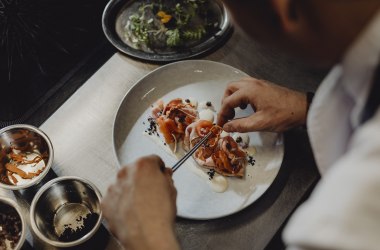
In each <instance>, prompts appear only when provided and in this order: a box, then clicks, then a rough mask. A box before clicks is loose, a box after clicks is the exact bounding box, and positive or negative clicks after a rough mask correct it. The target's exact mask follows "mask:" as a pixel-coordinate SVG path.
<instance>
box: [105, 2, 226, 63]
mask: <svg viewBox="0 0 380 250" xmlns="http://www.w3.org/2000/svg"><path fill="white" fill-rule="evenodd" d="M136 1H140V0H130V1H125V0H111V1H110V2H109V3H108V4H107V6H106V8H105V9H104V12H103V18H102V25H103V31H104V34H105V35H106V37H107V39H108V40H109V41H110V42H111V43H112V45H114V46H115V47H116V48H117V49H118V50H120V51H121V52H123V53H125V54H127V55H129V56H132V57H134V58H137V59H141V60H145V61H150V62H157V63H164V62H173V61H179V60H183V59H189V58H194V57H198V56H200V55H203V54H205V53H207V52H211V51H212V50H214V49H216V48H218V47H219V46H220V45H222V44H223V43H224V42H225V41H226V40H227V39H228V38H229V36H230V35H231V32H232V25H231V22H230V17H229V14H228V12H227V10H226V8H225V7H224V5H223V4H222V3H221V2H220V1H219V0H212V1H211V2H212V6H213V9H214V12H215V13H217V15H218V17H219V29H218V31H217V32H216V33H215V34H212V35H211V36H209V38H208V39H206V40H205V41H203V42H201V43H197V44H194V45H192V46H188V47H184V48H183V47H181V48H180V49H178V50H174V51H166V52H165V51H161V52H144V51H142V50H138V49H135V48H133V47H131V46H129V45H128V44H127V43H126V42H125V41H123V38H122V29H123V27H124V26H123V24H124V23H125V20H126V18H127V17H128V16H129V14H130V13H133V11H134V9H135V8H136V7H135V5H134V3H135V2H136Z"/></svg>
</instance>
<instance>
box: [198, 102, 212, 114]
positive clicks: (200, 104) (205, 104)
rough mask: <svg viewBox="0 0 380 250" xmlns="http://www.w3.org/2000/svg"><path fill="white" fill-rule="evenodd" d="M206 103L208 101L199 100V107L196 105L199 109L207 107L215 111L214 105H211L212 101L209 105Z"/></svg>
mask: <svg viewBox="0 0 380 250" xmlns="http://www.w3.org/2000/svg"><path fill="white" fill-rule="evenodd" d="M207 103H208V101H203V102H200V103H199V107H198V109H199V110H203V109H209V110H211V111H214V112H215V111H216V110H215V108H214V106H213V105H212V103H211V105H210V106H208V105H207Z"/></svg>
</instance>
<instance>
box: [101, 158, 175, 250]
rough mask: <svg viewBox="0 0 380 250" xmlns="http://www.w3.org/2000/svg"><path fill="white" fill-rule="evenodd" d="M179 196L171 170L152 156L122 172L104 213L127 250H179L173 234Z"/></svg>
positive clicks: (111, 192)
mask: <svg viewBox="0 0 380 250" xmlns="http://www.w3.org/2000/svg"><path fill="white" fill-rule="evenodd" d="M176 196H177V191H176V189H175V187H174V185H173V180H172V171H171V169H169V168H165V164H164V162H163V161H162V160H161V158H159V157H158V156H156V155H152V156H148V157H143V158H140V159H139V160H137V161H136V162H135V163H133V164H131V165H130V166H126V167H124V168H123V169H121V170H120V171H119V173H118V175H117V182H116V183H115V184H114V185H111V186H110V187H109V189H108V193H107V195H106V196H105V197H104V199H103V201H102V210H103V214H104V217H105V218H106V220H107V221H108V223H109V227H110V230H111V232H112V233H113V234H114V235H115V236H116V237H117V238H118V239H119V241H120V242H121V244H122V245H123V246H124V247H125V248H126V249H148V250H149V249H179V246H178V243H177V240H176V237H175V234H174V220H175V216H176Z"/></svg>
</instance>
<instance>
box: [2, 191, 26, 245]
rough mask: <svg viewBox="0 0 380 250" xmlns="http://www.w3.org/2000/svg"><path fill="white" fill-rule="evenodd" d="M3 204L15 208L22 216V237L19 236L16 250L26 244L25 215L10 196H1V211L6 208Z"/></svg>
mask: <svg viewBox="0 0 380 250" xmlns="http://www.w3.org/2000/svg"><path fill="white" fill-rule="evenodd" d="M2 206H6V207H10V208H13V209H14V210H15V211H16V212H17V214H18V216H19V218H20V221H21V235H20V238H19V240H18V242H17V244H16V246H15V247H14V248H13V249H14V250H19V249H21V247H22V246H23V245H24V242H25V235H26V224H25V220H24V217H23V216H22V212H21V209H20V207H19V206H18V205H17V203H16V202H14V201H13V200H11V199H9V198H5V197H0V211H1V212H4V210H5V209H4V207H2ZM3 209H4V210H3Z"/></svg>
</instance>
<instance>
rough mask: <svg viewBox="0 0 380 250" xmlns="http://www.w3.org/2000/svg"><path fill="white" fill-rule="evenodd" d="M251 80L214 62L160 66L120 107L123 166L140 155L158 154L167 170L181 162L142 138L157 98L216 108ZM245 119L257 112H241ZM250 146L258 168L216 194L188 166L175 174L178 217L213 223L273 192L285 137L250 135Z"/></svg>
mask: <svg viewBox="0 0 380 250" xmlns="http://www.w3.org/2000/svg"><path fill="white" fill-rule="evenodd" d="M245 76H247V75H246V74H245V73H243V72H241V71H239V70H237V69H235V68H233V67H231V66H228V65H225V64H221V63H216V62H212V61H203V60H191V61H182V62H176V63H172V64H168V65H166V66H163V67H160V68H158V69H157V70H155V71H153V72H151V73H150V74H148V75H146V76H145V77H143V78H142V79H141V80H139V81H138V82H137V83H136V84H135V85H134V86H133V87H132V88H131V90H130V91H129V92H128V93H127V94H126V96H125V98H124V100H123V101H122V103H121V104H120V107H119V110H118V113H117V116H116V119H115V123H114V135H113V137H114V138H113V139H114V147H115V153H116V156H117V158H118V161H119V163H120V165H125V164H127V163H129V162H131V161H134V160H135V159H137V158H138V157H140V156H143V155H147V154H158V155H159V156H161V157H162V158H163V159H164V161H165V163H166V164H167V166H172V165H174V163H175V162H176V161H177V159H176V158H175V157H174V156H172V155H170V154H168V153H167V151H166V150H165V148H164V147H162V146H160V145H158V144H157V143H156V142H154V141H153V140H152V139H151V138H149V136H145V135H143V133H144V130H145V129H146V125H143V122H145V123H146V119H147V117H148V116H149V114H150V105H151V104H153V103H154V102H155V101H156V100H158V99H160V98H161V99H163V100H164V101H165V102H168V101H169V100H171V99H173V98H178V97H181V98H184V99H185V98H188V97H193V98H196V99H197V100H199V101H211V102H212V103H213V105H214V106H215V108H216V110H219V108H220V100H221V98H222V96H223V93H224V89H225V87H226V85H227V83H229V82H231V81H235V80H238V79H240V78H242V77H245ZM236 112H237V116H239V117H241V116H246V115H248V114H250V113H251V112H252V109H247V110H240V109H238V110H237V111H236ZM249 136H250V146H254V147H255V148H256V150H257V153H256V155H255V156H254V159H255V160H256V163H255V165H254V166H251V165H248V166H247V171H246V177H245V178H243V179H239V178H231V177H229V178H227V179H228V182H229V187H228V189H227V190H226V191H225V192H224V193H215V192H214V191H212V189H211V188H210V186H209V184H208V181H207V180H204V179H202V178H200V177H199V176H198V175H196V174H195V173H194V172H193V171H191V170H190V168H189V166H188V165H186V164H184V165H183V166H182V167H181V168H180V169H179V170H177V171H176V172H175V174H174V176H173V178H174V182H175V186H176V188H177V191H178V197H177V208H178V216H181V217H185V218H191V219H200V220H203V219H213V218H219V217H223V216H227V215H230V214H233V213H236V212H238V211H240V210H242V209H243V208H245V207H247V206H249V205H250V204H252V203H253V202H254V201H256V200H257V199H258V198H259V197H260V196H261V195H263V193H264V192H265V191H266V190H267V189H268V188H269V186H270V185H271V184H272V182H273V180H274V179H275V177H276V176H277V173H278V171H279V169H280V166H281V163H282V159H283V154H284V146H283V139H282V135H281V134H276V133H262V132H254V133H249Z"/></svg>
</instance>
